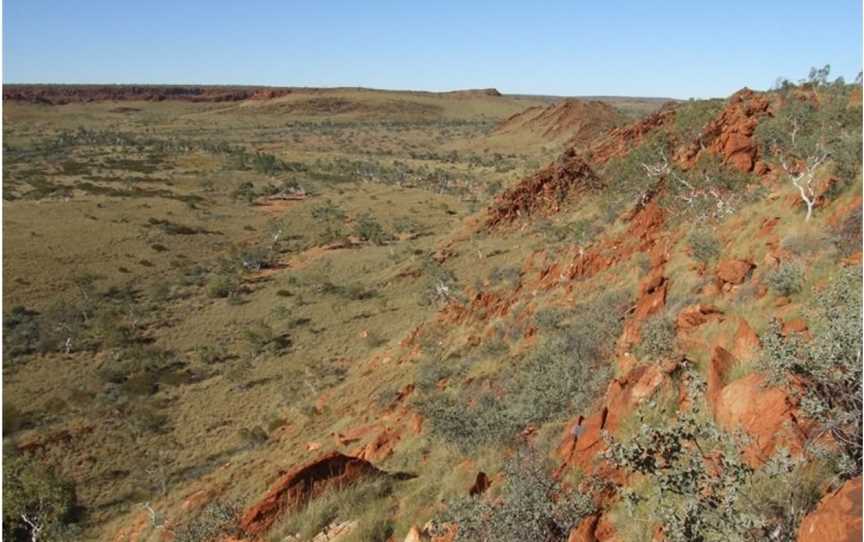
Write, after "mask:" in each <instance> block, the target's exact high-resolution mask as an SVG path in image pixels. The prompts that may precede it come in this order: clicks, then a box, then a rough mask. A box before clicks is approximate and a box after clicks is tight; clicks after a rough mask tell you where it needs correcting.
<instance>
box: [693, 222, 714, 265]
mask: <svg viewBox="0 0 864 542" xmlns="http://www.w3.org/2000/svg"><path fill="white" fill-rule="evenodd" d="M687 244H688V245H689V246H690V251H691V252H692V253H693V257H694V258H696V260H698V261H700V262H702V263H704V264H706V265H707V264H708V263H710V262H712V261H713V260H715V259H716V258H717V257H718V256H719V255H720V250H721V247H720V241H719V240H718V239H717V236H715V235H714V233H713V232H711V231H709V230H704V229H699V230H693V232H692V233H690V235H688V236H687Z"/></svg>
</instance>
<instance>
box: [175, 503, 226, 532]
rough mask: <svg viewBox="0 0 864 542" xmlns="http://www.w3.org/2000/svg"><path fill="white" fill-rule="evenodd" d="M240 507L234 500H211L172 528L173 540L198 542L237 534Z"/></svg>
mask: <svg viewBox="0 0 864 542" xmlns="http://www.w3.org/2000/svg"><path fill="white" fill-rule="evenodd" d="M241 513H242V508H241V507H240V506H239V504H237V503H234V502H219V501H217V502H211V503H209V504H207V506H205V507H204V508H203V509H202V510H201V512H199V513H198V515H197V516H195V517H194V518H193V519H192V520H190V521H187V522H186V523H183V524H181V525H180V526H179V527H177V528H176V529H175V530H174V540H175V542H199V541H201V540H217V539H219V538H222V537H231V536H234V535H239V534H240V532H239V527H238V524H239V520H240V514H241Z"/></svg>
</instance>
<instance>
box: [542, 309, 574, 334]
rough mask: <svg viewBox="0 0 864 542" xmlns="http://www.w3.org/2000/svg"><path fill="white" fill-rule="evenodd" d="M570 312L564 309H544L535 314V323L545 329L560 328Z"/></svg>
mask: <svg viewBox="0 0 864 542" xmlns="http://www.w3.org/2000/svg"><path fill="white" fill-rule="evenodd" d="M568 314H569V311H566V310H564V309H542V310H539V311H537V314H535V315H534V323H535V324H536V325H537V327H538V328H540V329H542V330H544V331H546V330H554V329H558V327H559V326H560V325H561V322H563V321H564V319H565V318H567V316H568Z"/></svg>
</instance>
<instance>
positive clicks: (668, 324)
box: [634, 316, 676, 360]
mask: <svg viewBox="0 0 864 542" xmlns="http://www.w3.org/2000/svg"><path fill="white" fill-rule="evenodd" d="M675 337H676V332H675V322H673V321H672V319H671V318H668V317H667V316H655V317H653V318H651V319H649V320H648V321H646V322H645V324H644V325H643V326H642V331H641V333H640V338H639V344H637V345H636V348H635V349H634V353H635V354H636V355H637V356H638V357H639V358H640V359H643V360H657V359H661V358H663V357H665V356H668V355H670V354H672V353H673V352H674V351H675Z"/></svg>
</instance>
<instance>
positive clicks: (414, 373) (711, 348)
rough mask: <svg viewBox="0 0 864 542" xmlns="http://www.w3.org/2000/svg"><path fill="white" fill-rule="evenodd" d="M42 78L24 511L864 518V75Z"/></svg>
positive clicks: (26, 342)
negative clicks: (66, 82) (127, 85)
mask: <svg viewBox="0 0 864 542" xmlns="http://www.w3.org/2000/svg"><path fill="white" fill-rule="evenodd" d="M33 101H34V100H29V99H27V100H24V99H13V97H11V96H10V97H9V99H8V100H7V101H6V103H5V108H4V116H5V118H4V136H5V138H4V162H3V167H4V179H3V189H4V191H3V197H4V202H3V205H4V241H5V243H4V259H5V265H4V270H3V273H4V277H3V278H4V281H5V283H6V289H5V290H4V292H3V299H4V322H3V326H4V337H3V341H4V342H3V346H4V362H3V371H4V404H3V418H4V473H3V476H4V505H5V506H4V527H3V529H4V536H5V537H8V538H9V539H10V540H30V539H32V538H34V537H35V538H36V539H38V540H112V541H117V542H120V541H130V542H131V541H158V540H175V541H177V542H189V541H222V542H227V541H234V542H238V541H245V542H253V541H273V542H276V541H286V540H291V541H297V540H315V541H317V542H323V541H326V540H334V541H335V540H338V541H341V542H349V541H354V540H357V541H360V540H362V541H387V540H399V541H402V540H406V541H412V542H417V541H421V540H422V541H430V540H435V541H438V542H444V541H449V542H452V541H493V540H494V541H506V542H510V541H513V542H516V541H528V540H531V541H534V540H541V541H571V542H572V541H586V542H589V541H609V540H616V541H642V540H645V541H653V540H668V541H728V540H748V541H749V540H752V541H761V540H798V541H813V540H841V539H844V537H847V538H849V539H852V538H854V537H855V536H858V535H857V534H856V533H860V529H861V521H860V510H859V509H858V508H856V505H855V503H856V502H858V503H860V494H861V460H862V447H861V441H862V425H861V379H862V372H861V325H862V324H861V220H862V219H861V204H862V198H861V192H862V182H861V145H862V134H861V129H862V128H861V87H860V85H859V84H854V85H849V84H845V83H843V82H842V81H836V82H831V81H829V80H828V71H827V69H822V70H814V71H813V72H812V73H811V76H810V77H809V78H808V79H807V80H805V81H802V82H800V83H799V84H791V83H788V82H785V83H782V84H779V85H778V86H777V88H775V89H773V90H771V91H769V92H754V91H751V90H748V89H744V90H741V91H739V92H737V93H736V94H734V95H733V96H731V97H729V98H728V99H725V100H699V101H687V102H680V103H668V104H666V105H664V106H662V107H659V105H660V104H657V105H658V107H656V108H653V109H652V111H651V112H650V113H648V114H645V115H643V116H640V117H639V118H637V119H636V120H632V113H628V112H626V111H624V112H622V110H621V109H620V108H618V109H616V104H615V103H601V102H590V101H589V102H559V103H552V104H549V103H547V102H546V101H544V100H540V99H538V100H536V101H535V102H532V101H531V100H530V99H528V98H525V97H508V96H500V95H496V93H492V92H487V91H475V92H467V93H445V94H431V93H394V92H379V91H369V90H357V89H335V90H330V91H325V90H320V91H314V92H313V91H304V92H291V93H286V94H284V95H272V96H264V97H260V96H259V97H257V98H255V99H251V98H250V99H246V97H244V98H243V99H238V100H234V101H218V102H209V101H207V102H202V101H192V100H188V99H177V100H174V99H163V100H159V101H146V102H145V101H136V100H130V99H124V100H123V101H113V102H112V101H105V100H101V99H100V100H96V101H92V102H88V103H82V102H78V101H70V103H66V104H62V105H58V104H54V105H48V104H45V103H31V102H33ZM619 105H620V104H619ZM628 117H630V118H629V119H628ZM856 499H857V501H856ZM856 529H857V531H856Z"/></svg>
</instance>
